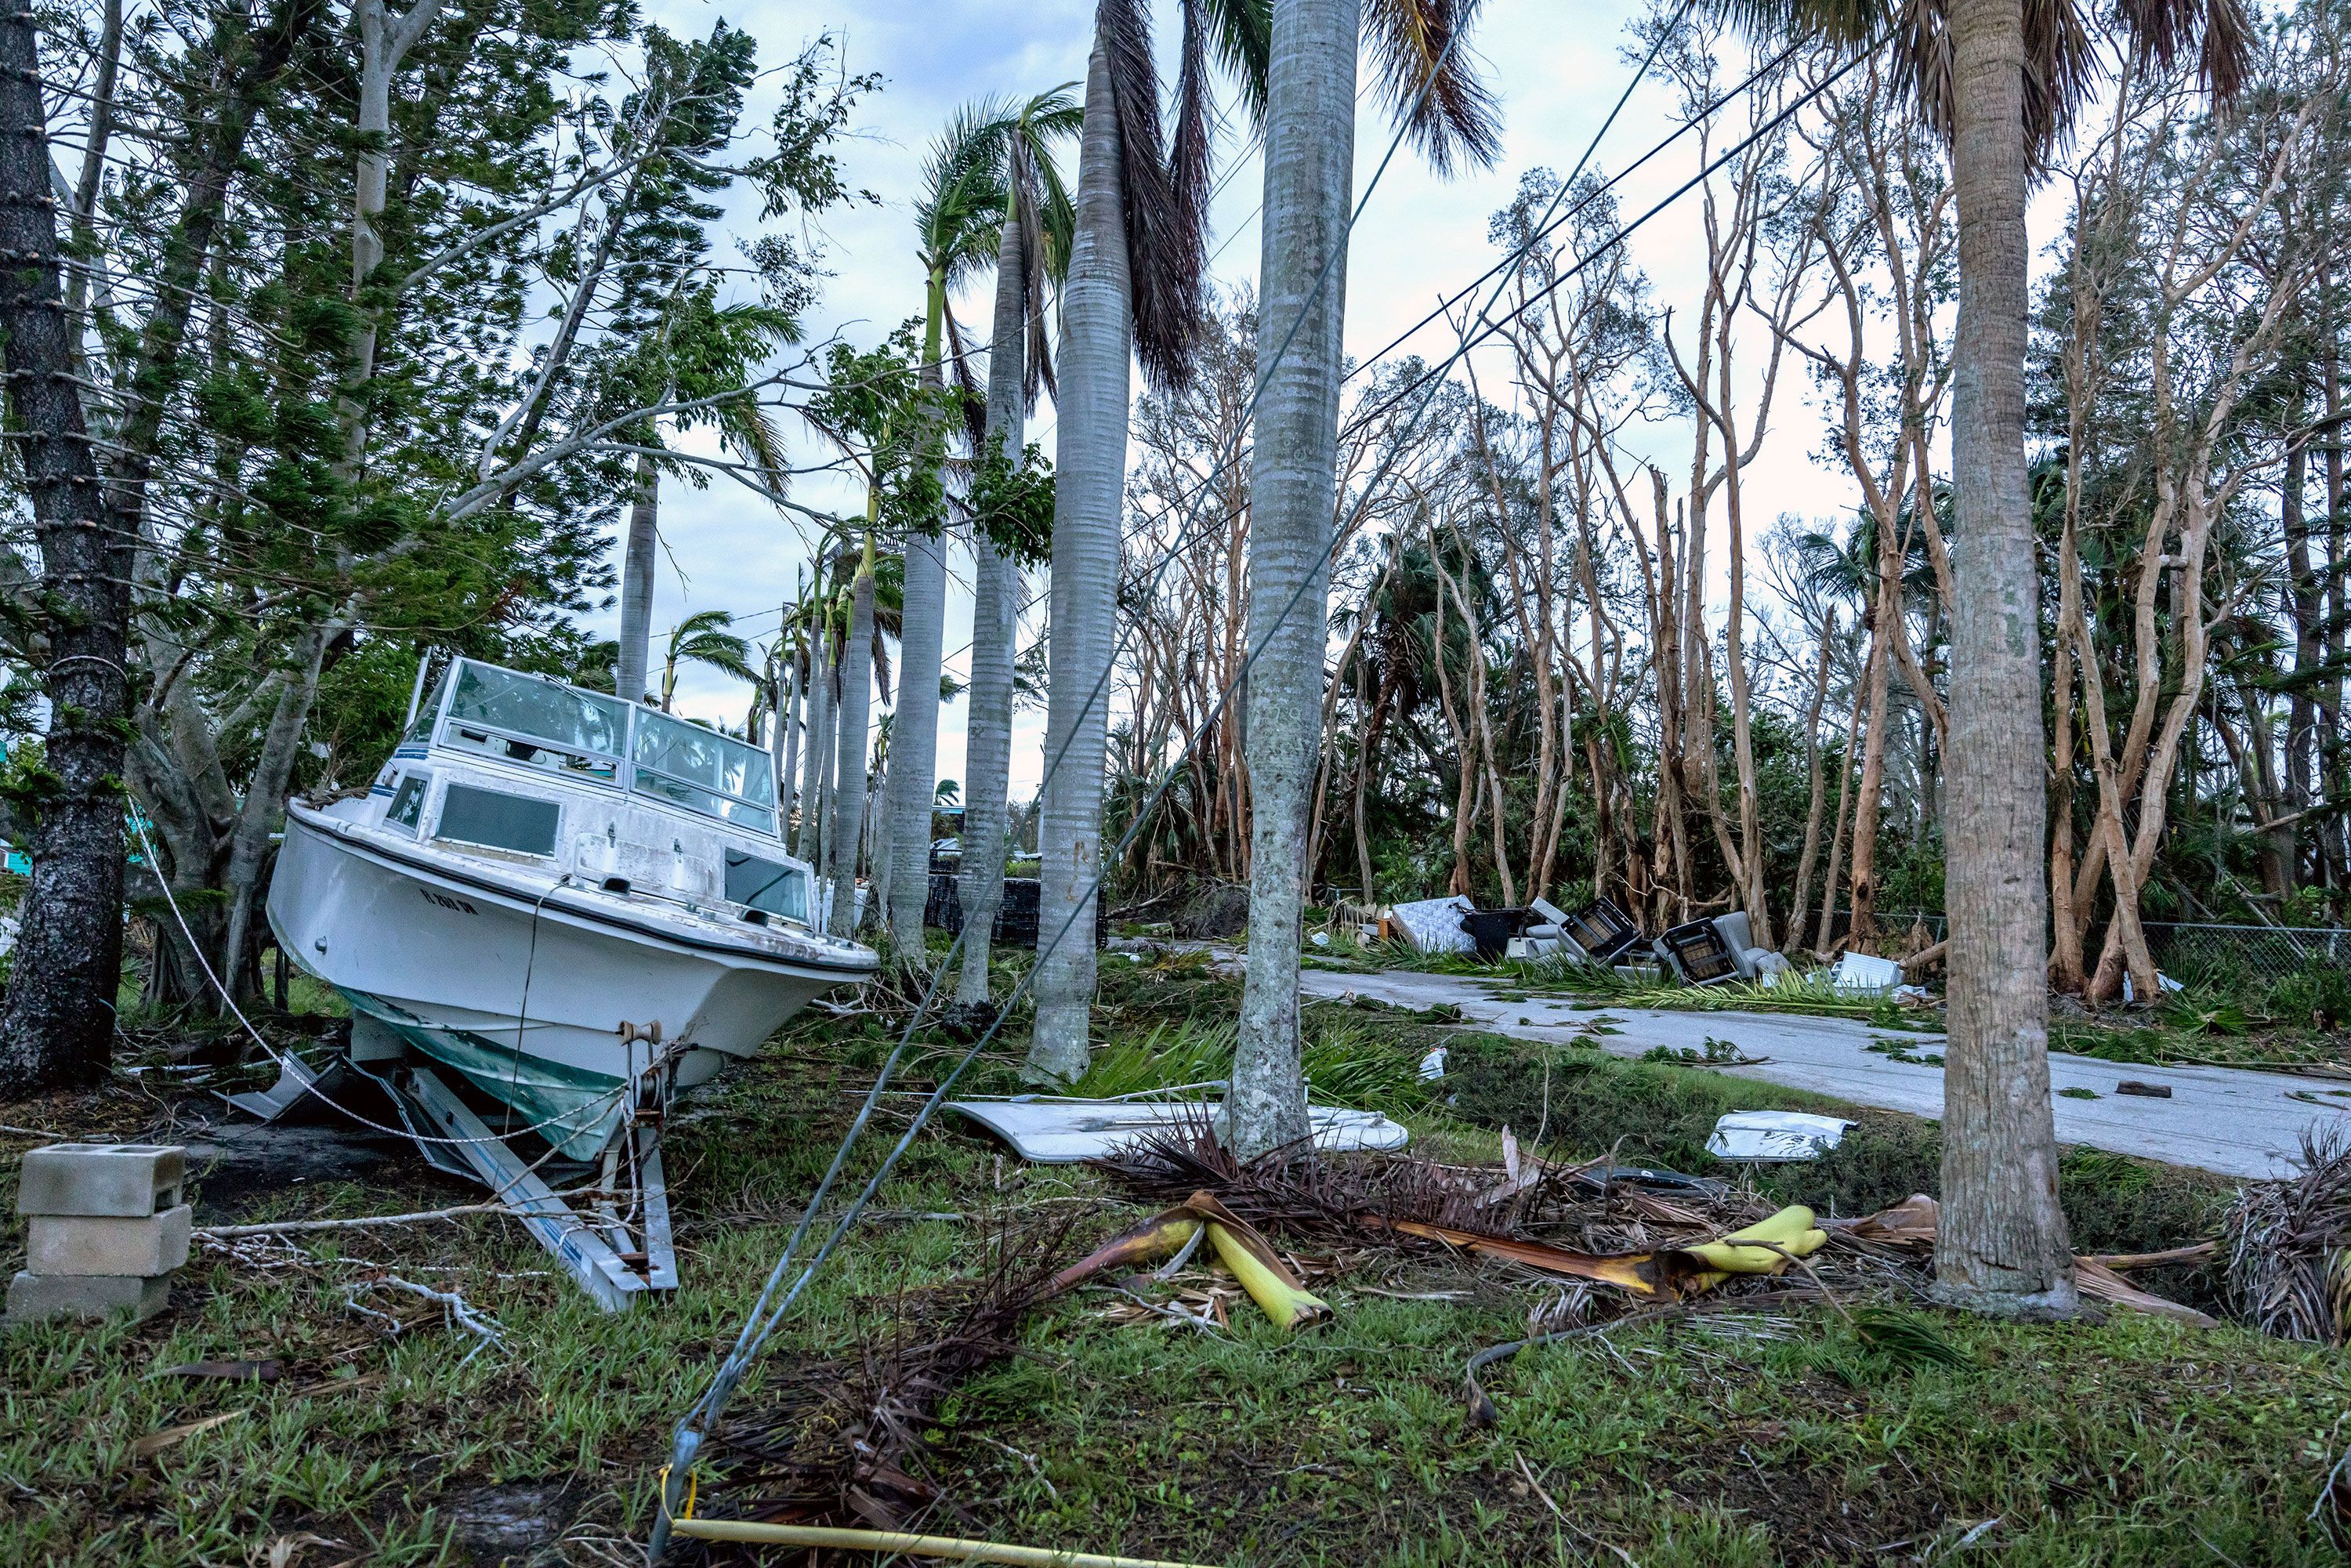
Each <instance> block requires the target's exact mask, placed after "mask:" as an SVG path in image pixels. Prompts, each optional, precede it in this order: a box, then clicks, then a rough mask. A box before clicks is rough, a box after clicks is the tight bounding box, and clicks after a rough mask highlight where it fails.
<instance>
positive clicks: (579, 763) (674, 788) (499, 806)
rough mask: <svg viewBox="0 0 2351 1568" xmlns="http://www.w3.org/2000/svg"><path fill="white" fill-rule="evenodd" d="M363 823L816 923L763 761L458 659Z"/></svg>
mask: <svg viewBox="0 0 2351 1568" xmlns="http://www.w3.org/2000/svg"><path fill="white" fill-rule="evenodd" d="M360 821H362V822H364V823H366V824H367V825H370V826H374V827H378V828H380V829H381V830H382V831H387V832H393V833H403V834H413V836H414V837H415V838H416V839H417V840H418V841H420V842H423V843H429V844H432V845H434V847H436V848H438V849H442V850H444V851H447V852H456V853H460V854H465V855H471V856H477V857H480V858H483V859H487V860H493V861H498V862H506V863H507V864H510V865H517V866H528V867H529V868H531V869H534V870H537V871H539V872H542V873H548V872H551V873H557V874H559V875H569V876H570V877H572V878H573V879H575V880H576V881H578V882H580V883H583V884H585V885H587V886H590V887H597V888H601V889H603V890H604V891H606V892H608V893H627V894H647V895H651V896H654V897H661V898H667V899H671V900H674V901H676V902H679V903H682V904H686V905H688V906H689V907H691V908H694V909H695V910H696V911H697V912H700V913H704V914H720V913H727V914H732V915H734V916H735V917H737V918H739V919H741V920H743V921H745V922H746V923H747V924H749V925H766V924H768V922H769V921H770V920H774V921H778V922H781V923H783V924H786V925H798V926H801V927H804V928H805V927H807V926H809V925H810V915H809V912H810V908H811V907H813V901H812V900H811V897H810V872H809V867H808V865H807V864H806V862H801V861H798V860H795V859H793V858H792V857H791V856H790V855H789V854H788V853H787V852H785V850H784V845H783V840H782V838H781V836H780V833H779V831H778V800H777V795H776V774H775V764H774V760H773V759H772V758H770V757H769V756H768V753H767V752H766V751H764V750H762V749H760V748H759V747H756V746H751V745H747V744H746V743H745V742H743V741H740V740H737V739H735V738H733V737H730V736H725V735H721V734H719V733H718V732H717V731H716V730H712V729H705V728H704V727H702V726H700V725H698V724H690V723H688V722H687V721H685V720H684V719H681V718H677V717H674V716H671V715H669V714H665V713H663V712H661V711H660V710H659V709H657V708H653V707H649V706H644V705H643V704H639V703H628V702H622V701H621V700H620V699H619V698H617V697H613V696H610V695H606V694H604V693H601V692H591V691H584V690H582V689H581V688H580V687H578V686H574V685H569V684H567V683H565V682H562V681H559V680H556V679H554V678H553V677H551V676H547V675H533V674H522V673H520V672H518V671H515V670H507V669H502V668H500V667H499V666H497V665H496V664H482V663H480V662H478V661H476V660H473V659H459V660H457V661H456V662H455V664H452V665H451V666H450V668H449V670H448V671H447V673H446V674H444V675H443V676H442V679H441V684H440V686H439V689H438V690H436V691H435V692H434V695H433V699H432V701H431V702H429V703H427V704H426V705H424V706H423V708H421V709H420V710H419V712H418V714H417V716H416V720H415V722H414V723H413V724H412V725H411V726H410V727H409V730H408V733H407V734H406V735H405V736H404V737H402V739H401V743H400V745H399V746H398V747H396V748H395V749H394V750H393V752H392V759H391V760H390V761H389V762H387V763H385V764H384V766H383V769H382V771H381V772H380V773H378V774H377V775H376V778H375V781H374V783H373V785H372V786H371V788H370V789H369V791H368V800H367V805H366V808H365V812H364V814H363V815H362V816H361V817H360Z"/></svg>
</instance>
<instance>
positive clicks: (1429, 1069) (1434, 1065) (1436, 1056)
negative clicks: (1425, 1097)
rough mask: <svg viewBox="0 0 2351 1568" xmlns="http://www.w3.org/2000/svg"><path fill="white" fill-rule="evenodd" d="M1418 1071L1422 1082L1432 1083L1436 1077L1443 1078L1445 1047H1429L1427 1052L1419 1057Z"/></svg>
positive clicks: (1435, 1080)
mask: <svg viewBox="0 0 2351 1568" xmlns="http://www.w3.org/2000/svg"><path fill="white" fill-rule="evenodd" d="M1419 1071H1420V1081H1421V1082H1423V1083H1434V1082H1437V1080H1438V1079H1440V1078H1443V1077H1444V1076H1445V1048H1444V1047H1443V1046H1441V1045H1438V1046H1432V1047H1430V1048H1429V1052H1428V1054H1427V1055H1426V1056H1424V1057H1422V1058H1421V1059H1420V1070H1419Z"/></svg>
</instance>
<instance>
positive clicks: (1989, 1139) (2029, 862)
mask: <svg viewBox="0 0 2351 1568" xmlns="http://www.w3.org/2000/svg"><path fill="white" fill-rule="evenodd" d="M1710 4H1711V5H1712V7H1713V8H1714V9H1717V10H1719V11H1721V12H1724V13H1727V14H1729V15H1731V16H1736V17H1739V18H1741V19H1743V20H1745V21H1747V22H1748V23H1750V24H1751V25H1758V26H1762V27H1765V28H1769V29H1771V30H1775V31H1786V30H1789V29H1801V30H1804V31H1809V32H1816V33H1819V34H1821V35H1823V36H1824V37H1828V38H1830V39H1832V40H1834V41H1837V42H1843V43H1846V44H1853V43H1858V42H1860V41H1862V40H1864V39H1866V38H1870V37H1875V36H1876V35H1877V34H1878V33H1880V32H1881V31H1889V30H1890V31H1891V33H1892V35H1893V40H1894V41H1893V45H1892V47H1893V48H1894V51H1895V55H1896V64H1897V67H1898V68H1899V69H1900V70H1901V72H1902V74H1903V78H1904V80H1905V82H1906V84H1907V87H1908V89H1910V91H1911V93H1912V95H1913V96H1914V98H1915V99H1916V101H1917V106H1918V109H1919V110H1920V113H1921V114H1922V116H1923V118H1924V119H1925V120H1926V122H1927V123H1928V126H1929V127H1931V128H1932V129H1933V130H1934V131H1936V132H1937V133H1938V134H1939V135H1940V136H1942V137H1943V138H1944V140H1945V141H1947V142H1948V143H1949V147H1950V152H1951V190H1952V197H1953V201H1954V204H1955V205H1956V207H1957V209H1958V213H1959V323H1958V332H1957V336H1956V339H1955V341H1954V343H1953V346H1952V401H1951V471H1952V475H1953V490H1954V493H1955V496H1954V498H1955V500H1956V502H1957V527H1956V529H1955V533H1956V538H1955V540H1954V543H1953V549H1952V551H1951V559H1952V570H1953V586H1954V589H1955V594H1954V598H1955V600H1956V602H1955V604H1954V605H1953V607H1952V617H1951V698H1950V739H1949V775H1948V782H1947V785H1946V792H1945V805H1944V818H1943V821H1944V847H1945V856H1946V872H1945V879H1946V880H1945V894H1944V897H1945V904H1946V907H1947V908H1948V910H1949V914H1950V948H1949V965H1950V969H1949V976H1950V977H1949V1014H1950V1045H1949V1049H1948V1050H1947V1051H1946V1052H1945V1059H1946V1061H1947V1063H1948V1066H1947V1069H1946V1071H1945V1072H1944V1075H1943V1193H1942V1203H1943V1212H1942V1221H1941V1228H1940V1232H1939V1234H1938V1238H1937V1242H1936V1247H1935V1270H1936V1276H1937V1289H1938V1292H1939V1293H1941V1294H1942V1295H1943V1296H1944V1297H1945V1298H1946V1299H1948V1300H1949V1301H1954V1302H1956V1303H1959V1304H1965V1305H1970V1306H1975V1307H1980V1308H1982V1309H1984V1310H1987V1311H1992V1312H2008V1313H2027V1314H2032V1313H2060V1314H2063V1313H2071V1312H2073V1311H2074V1308H2075V1305H2076V1302H2077V1297H2076V1293H2075V1290H2074V1265H2073V1251H2072V1247H2071V1244H2070V1241H2069V1239H2068V1237H2067V1234H2066V1228H2065V1215H2064V1210H2063V1209H2062V1208H2061V1207H2059V1205H2058V1202H2057V1147H2056V1129H2055V1125H2054V1122H2053V1116H2052V1114H2051V1112H2050V1105H2049V1059H2048V1040H2049V997H2048V987H2047V982H2046V978H2045V977H2046V974H2047V968H2048V956H2049V955H2048V943H2047V935H2046V924H2047V904H2048V889H2047V887H2046V885H2045V884H2044V883H2043V880H2042V864H2041V857H2042V854H2043V848H2044V839H2045V826H2046V824H2045V818H2046V814H2047V809H2048V802H2047V796H2046V779H2045V772H2046V757H2047V747H2048V743H2047V736H2046V734H2045V732H2044V730H2043V725H2042V715H2041V646H2040V644H2041V635H2040V573H2039V569H2038V566H2037V564H2036V562H2035V560H2034V557H2033V531H2032V507H2031V505H2030V501H2029V497H2028V495H2027V490H2026V483H2025V460H2024V350H2025V344H2026V340H2027V317H2026V312H2027V310H2028V308H2029V305H2030V294H2029V277H2028V273H2029V263H2030V260H2031V250H2030V241H2029V239H2028V237H2027V235H2026V232H2025V224H2024V207H2025V199H2026V196H2027V195H2028V193H2030V190H2031V187H2032V171H2033V166H2034V164H2035V162H2037V160H2038V159H2039V157H2040V156H2041V154H2042V153H2043V152H2044V151H2045V150H2046V149H2047V148H2048V147H2049V146H2050V145H2051V144H2052V143H2053V141H2055V140H2056V139H2057V138H2059V137H2060V136H2062V135H2063V134H2064V131H2065V129H2066V127H2067V125H2068V123H2069V122H2070V120H2071V119H2072V117H2073V115H2074V111H2075V110H2077V109H2078V108H2079V107H2080V106H2081V104H2082V103H2083V102H2084V101H2085V99H2086V98H2087V97H2088V96H2089V94H2090V92H2091V90H2092V89H2094V88H2095V85H2096V78H2097V74H2098V67H2097V61H2096V57H2095V53H2094V45H2093V42H2092V38H2091V24H2090V19H2089V18H2088V16H2087V15H2086V14H2085V12H2084V11H2083V10H2082V9H2081V8H2080V7H2079V6H2077V5H2074V4H2071V3H2067V0H2060V3H2059V4H2056V5H2025V4H2024V3H2023V0H1921V3H1919V4H1916V5H1895V4H1893V3H1892V0H1710ZM2116 20H2117V22H2118V24H2119V26H2120V28H2121V31H2122V35H2123V43H2124V44H2125V46H2126V47H2127V49H2128V50H2129V51H2130V53H2131V55H2132V57H2133V63H2134V65H2135V66H2137V67H2147V68H2155V69H2168V68H2171V67H2172V66H2173V65H2174V64H2175V63H2177V62H2179V61H2180V60H2182V59H2186V58H2189V57H2192V58H2193V59H2194V61H2195V63H2196V67H2197V69H2198V71H2199V75H2200V77H2201V78H2202V80H2203V82H2204V85H2205V86H2206V87H2207V88H2208V89H2210V90H2211V91H2212V92H2213V93H2214V94H2215V95H2216V96H2218V97H2220V98H2224V99H2225V98H2227V97H2229V96H2231V95H2232V94H2233V93H2234V92H2235V91H2236V89H2237V88H2238V86H2239V85H2240V83H2241V81H2242V79H2243V77H2244V71H2245V67H2246V60H2247V53H2248V29H2249V21H2248V14H2247V12H2246V11H2245V10H2244V9H2243V8H2241V6H2240V5H2239V4H2238V0H2144V3H2137V4H2132V5H2121V6H2117V7H2116Z"/></svg>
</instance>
